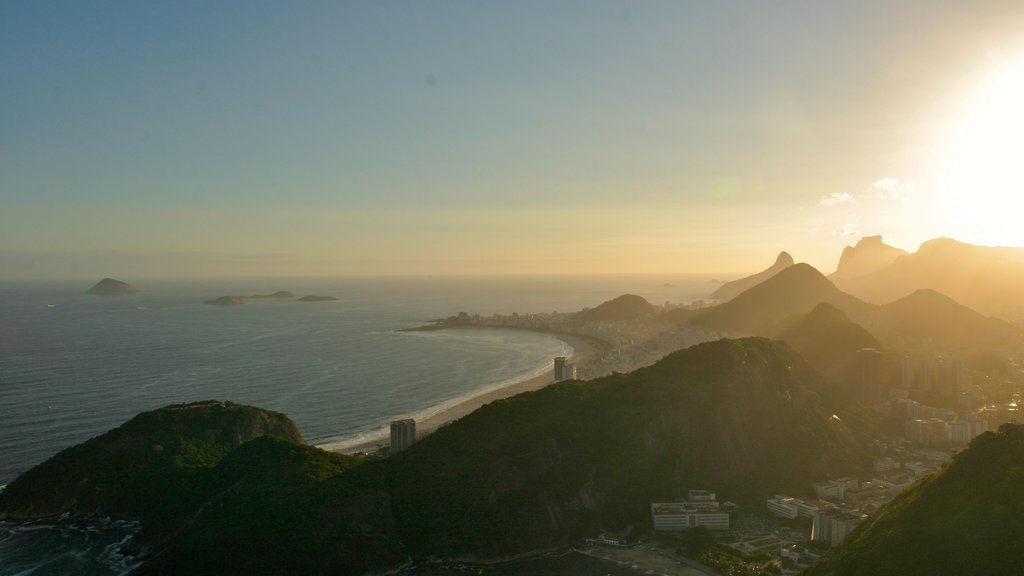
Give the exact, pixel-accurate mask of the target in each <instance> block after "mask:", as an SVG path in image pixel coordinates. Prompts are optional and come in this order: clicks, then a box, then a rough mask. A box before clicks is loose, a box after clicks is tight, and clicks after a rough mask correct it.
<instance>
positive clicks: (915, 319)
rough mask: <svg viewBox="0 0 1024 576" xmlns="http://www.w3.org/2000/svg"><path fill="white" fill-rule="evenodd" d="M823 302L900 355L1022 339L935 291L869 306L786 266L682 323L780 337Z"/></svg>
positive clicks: (804, 268) (995, 346) (999, 346)
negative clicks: (788, 327) (795, 319)
mask: <svg viewBox="0 0 1024 576" xmlns="http://www.w3.org/2000/svg"><path fill="white" fill-rule="evenodd" d="M822 302H827V303H829V304H831V305H832V307H833V308H835V309H836V310H838V311H841V312H842V313H843V314H844V315H845V316H846V318H847V320H849V321H851V322H853V323H855V324H858V325H859V326H860V327H862V328H863V329H865V330H867V331H868V332H869V333H870V334H871V335H872V336H873V337H874V338H876V339H877V340H878V341H880V343H881V344H882V345H883V346H886V347H889V348H895V349H898V350H901V351H916V352H920V353H925V354H944V353H946V354H958V355H959V354H969V353H975V352H984V351H992V350H1004V349H1006V348H1008V347H1009V346H1010V345H1012V344H1013V343H1014V342H1016V341H1017V340H1019V339H1020V337H1021V335H1020V333H1019V330H1017V329H1015V328H1014V327H1013V326H1012V325H1010V324H1009V323H1007V322H1005V321H1002V320H999V319H996V318H989V317H986V316H984V315H982V314H979V313H978V312H975V311H974V310H971V309H970V308H967V307H966V306H963V305H961V304H959V303H957V302H955V301H954V300H953V299H951V298H949V297H947V296H944V295H942V294H939V293H937V292H935V291H933V290H924V291H919V292H916V293H914V294H911V295H909V296H907V297H906V298H902V299H900V300H897V301H895V302H891V303H889V304H886V305H884V306H876V305H874V304H869V303H867V302H864V301H862V300H859V299H858V298H856V297H854V296H852V295H850V294H847V293H845V292H843V291H841V290H839V289H838V288H837V287H836V286H835V285H834V284H832V282H830V281H829V280H828V278H825V276H823V275H822V274H821V273H820V272H818V271H817V270H815V269H814V268H812V267H811V266H810V265H808V264H795V265H793V266H790V267H789V268H787V269H786V270H784V271H782V272H780V273H779V274H777V275H776V276H775V277H773V278H771V279H769V280H766V281H765V282H763V283H761V284H758V285H757V286H755V287H753V288H751V289H750V290H747V291H746V292H744V293H742V294H740V295H739V296H737V297H736V298H733V299H732V300H730V301H728V302H726V303H724V304H719V305H718V306H714V307H711V308H705V309H703V310H700V311H697V312H696V313H694V314H691V315H689V316H688V317H683V318H682V322H683V323H685V324H691V325H694V326H698V327H700V328H702V329H704V330H706V331H710V332H715V333H719V334H728V335H755V336H773V337H780V336H781V332H780V331H781V330H783V329H784V328H785V325H786V323H787V322H791V321H792V318H793V317H794V316H798V315H802V314H807V313H808V312H811V311H812V310H813V309H814V308H815V307H816V306H818V305H819V304H820V303H822ZM870 347H875V346H870ZM824 371H825V372H828V370H824Z"/></svg>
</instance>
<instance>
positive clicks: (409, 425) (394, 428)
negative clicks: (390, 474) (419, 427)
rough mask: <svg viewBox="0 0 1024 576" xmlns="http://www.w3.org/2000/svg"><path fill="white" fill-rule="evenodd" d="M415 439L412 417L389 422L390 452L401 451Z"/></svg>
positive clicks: (414, 422)
mask: <svg viewBox="0 0 1024 576" xmlns="http://www.w3.org/2000/svg"><path fill="white" fill-rule="evenodd" d="M415 441H416V421H415V420H413V419H412V418H406V419H405V420H395V421H394V422H392V423H391V453H392V454H394V453H395V452H401V451H402V450H405V449H406V448H408V447H409V446H412V444H413V442H415Z"/></svg>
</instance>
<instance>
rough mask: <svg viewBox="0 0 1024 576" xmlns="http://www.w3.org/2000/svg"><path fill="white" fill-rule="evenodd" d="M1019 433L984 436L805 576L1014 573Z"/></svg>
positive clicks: (1023, 435) (1018, 560)
mask: <svg viewBox="0 0 1024 576" xmlns="http://www.w3.org/2000/svg"><path fill="white" fill-rule="evenodd" d="M1022 490H1024V427H1021V426H1014V427H1011V428H1010V429H1009V430H1007V431H1005V432H999V433H992V432H988V433H985V434H983V435H981V436H979V437H978V438H976V439H975V440H974V441H973V442H972V443H971V445H970V447H969V448H968V449H967V450H965V451H963V452H961V453H960V454H958V455H957V456H956V458H955V459H954V460H953V462H952V463H951V464H950V465H949V466H948V467H947V468H946V469H944V470H943V471H941V472H939V473H937V474H935V475H934V476H932V477H930V478H928V479H927V480H925V481H923V482H920V483H918V484H917V485H916V486H914V487H913V488H911V489H910V490H908V491H906V492H904V493H903V494H901V495H900V496H899V497H898V498H897V499H896V500H894V501H892V502H891V503H890V504H889V505H887V506H885V507H884V508H883V509H882V510H880V511H879V512H878V513H876V514H874V515H873V516H871V517H870V518H869V519H868V520H867V522H865V523H864V524H863V525H862V526H860V527H859V528H858V529H857V530H856V531H854V533H853V534H851V535H850V536H849V537H847V539H846V540H845V541H844V542H843V544H842V545H841V546H840V547H839V548H838V549H836V550H835V552H834V553H832V554H831V555H829V556H827V557H826V558H824V559H822V560H821V561H820V562H819V563H818V564H817V565H815V566H814V567H812V569H811V570H810V571H809V572H808V574H809V575H810V576H829V575H835V576H848V575H849V576H856V575H864V576H868V575H870V576H886V575H890V574H891V575H893V576H896V575H899V576H906V575H914V574H921V575H925V574H928V575H933V574H976V575H992V576H996V575H1006V574H1020V573H1022V570H1024V560H1022V558H1024V556H1022V552H1021V550H1022V548H1021V547H1022V545H1024V536H1022V535H1024V499H1022V498H1021V493H1022Z"/></svg>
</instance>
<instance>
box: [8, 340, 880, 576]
mask: <svg viewBox="0 0 1024 576" xmlns="http://www.w3.org/2000/svg"><path fill="white" fill-rule="evenodd" d="M827 386H828V384H827V383H826V382H825V381H824V380H823V379H822V377H821V376H820V375H819V374H818V373H817V372H816V371H814V370H813V368H811V367H810V366H809V365H808V364H807V363H806V362H804V360H803V359H802V358H801V357H800V356H799V355H798V354H797V353H796V352H794V351H793V350H792V349H790V348H789V347H788V346H786V345H785V344H783V343H780V342H774V341H770V340H765V339H760V338H748V339H742V340H721V341H717V342H710V343H706V344H701V345H698V346H694V347H691V348H688V349H685V350H681V351H679V352H676V353H673V354H670V355H669V356H667V357H665V358H664V359H663V360H661V361H659V362H658V363H656V364H654V365H652V366H649V367H647V368H644V369H641V370H637V371H636V372H632V373H630V374H616V375H613V376H609V377H606V378H601V379H597V380H594V381H589V382H565V383H560V384H555V385H552V386H549V387H547V388H544V389H542V390H538V391H536V392H530V393H525V394H520V395H518V396H515V397H512V398H509V399H506V400H500V401H496V402H492V403H491V404H488V405H486V406H484V407H483V408H481V409H479V410H477V411H476V412H474V413H472V414H470V415H469V416H467V417H465V418H463V419H461V420H458V421H456V422H454V423H452V424H450V425H448V426H445V427H442V428H441V429H439V430H438V431H436V432H435V433H433V434H431V435H430V436H427V437H426V438H424V439H422V440H421V441H419V442H418V443H416V444H414V445H413V446H412V447H411V448H409V449H408V450H406V451H403V452H401V453H399V454H396V455H394V456H393V457H391V458H389V459H387V460H376V461H373V460H371V461H365V462H363V461H360V460H359V459H357V458H352V457H344V456H340V455H337V454H330V453H326V452H323V451H321V450H317V449H315V448H310V447H308V446H304V445H301V444H298V443H296V442H291V441H288V440H284V439H279V438H267V437H261V438H256V439H254V440H251V441H250V442H248V443H245V444H242V445H241V446H239V447H236V448H234V449H233V450H231V451H229V452H228V453H227V454H226V455H219V456H218V455H215V457H213V458H210V459H209V460H208V461H207V460H204V462H213V464H210V465H209V466H203V467H200V469H198V470H196V471H195V472H194V473H192V474H182V475H180V476H178V477H176V482H175V483H173V484H171V485H169V486H168V485H164V486H163V488H164V489H166V490H165V491H163V492H160V495H159V498H160V499H162V500H164V505H163V506H162V507H161V508H160V509H159V510H162V511H164V512H162V513H161V514H162V515H159V516H154V511H153V510H152V509H143V510H142V516H143V519H144V522H145V523H146V526H147V527H148V526H149V524H150V523H151V522H153V521H154V520H161V521H163V522H164V530H163V531H162V532H161V533H160V534H161V535H168V534H169V535H171V537H170V538H169V539H167V540H161V539H159V538H156V537H154V536H150V537H148V538H147V537H146V536H145V535H140V539H142V540H143V542H144V546H142V550H141V552H143V553H148V556H147V561H146V563H145V564H144V565H143V566H142V568H141V570H140V571H139V573H140V574H167V573H181V574H185V573H187V574H218V575H222V574H284V573H302V574H349V573H364V572H366V571H369V570H382V569H387V568H389V567H392V566H395V565H396V564H399V563H401V562H403V561H404V559H405V558H407V557H408V556H407V555H409V554H412V555H419V556H428V555H436V556H440V557H465V558H472V557H495V556H504V555H508V554H515V553H520V552H525V551H528V550H535V549H537V548H542V547H551V546H563V545H567V544H569V543H571V542H573V541H574V540H575V539H577V538H579V537H580V536H586V535H593V534H595V533H596V532H597V530H598V529H599V528H600V527H602V526H619V527H621V526H625V525H627V524H629V523H634V524H636V523H642V522H646V521H647V519H648V518H649V514H650V510H649V506H650V502H651V501H652V500H660V499H667V498H674V497H677V496H680V495H682V494H685V490H686V489H687V488H701V487H708V486H712V487H714V488H715V489H716V490H717V491H718V492H719V493H720V494H723V495H726V494H727V495H728V498H729V499H732V500H736V501H739V502H742V503H748V504H756V503H759V502H762V501H763V498H764V496H765V494H772V493H775V492H780V491H782V492H785V491H796V490H798V489H801V488H803V487H805V486H807V484H808V483H809V482H811V481H814V480H816V479H819V478H822V477H826V476H829V475H837V474H849V473H856V472H857V471H858V470H859V469H861V468H862V463H863V462H864V461H865V459H866V456H865V454H864V453H863V452H862V451H861V449H860V447H859V446H858V445H857V444H856V443H855V441H853V440H851V439H852V438H853V437H854V436H853V434H852V433H851V431H850V429H849V428H848V427H847V424H845V423H843V422H841V421H837V420H835V419H830V418H829V416H830V415H831V413H832V411H833V410H832V407H831V406H828V405H825V404H822V401H821V396H820V391H821V390H823V389H824V388H826V387H827ZM158 412H159V411H158ZM168 425H169V426H170V428H168V429H167V430H166V431H165V432H163V433H158V432H156V431H154V432H153V434H156V435H157V436H160V437H161V438H162V437H163V436H161V434H164V433H166V434H171V435H172V436H173V434H172V432H173V431H174V430H177V428H175V424H174V423H173V422H168ZM126 426H128V425H126ZM118 430H120V429H118ZM116 432H118V431H117V430H115V431H114V432H111V433H108V434H110V435H113V436H111V437H110V438H112V439H116V437H117V436H120V434H115V433H116ZM186 436H187V435H186ZM154 437H156V436H153V435H147V436H146V437H145V438H146V439H145V440H144V441H143V442H141V443H140V446H142V448H145V447H146V446H147V445H148V444H149V442H150V441H151V440H150V438H154ZM100 438H103V437H100ZM162 442H164V443H167V444H170V443H171V440H170V439H165V440H162ZM83 447H85V448H88V450H89V452H90V453H91V454H95V453H97V452H99V451H102V450H109V451H113V452H119V451H121V450H122V449H127V448H122V447H119V446H118V445H116V444H112V443H111V442H108V441H104V442H103V444H102V445H98V446H97V445H93V444H90V443H86V444H84V445H81V446H79V447H77V448H73V449H71V451H72V452H71V453H72V454H77V453H78V452H77V451H78V450H82V449H83ZM142 448H140V449H142ZM150 448H151V447H150ZM132 450H134V449H130V450H129V451H128V452H126V454H137V453H136V452H133V451H132ZM57 458H59V457H57ZM780 462H785V464H786V465H785V466H780V465H779V463H780ZM40 469H42V470H47V469H49V470H54V469H53V468H52V464H51V463H45V464H43V465H41V466H40ZM153 469H154V470H156V469H157V468H153ZM33 474H34V473H33V471H30V472H29V473H26V475H25V478H31V477H32V476H33ZM48 474H49V473H48ZM62 474H63V472H61V471H60V470H56V471H54V472H53V473H52V476H53V478H52V479H51V480H50V481H49V484H48V485H49V486H52V487H54V488H53V489H54V490H58V491H59V490H61V488H60V487H62V486H66V485H68V484H69V483H72V484H73V480H74V478H76V476H74V475H69V476H67V477H66V478H64V479H61V478H60V476H61V475H62ZM111 474H113V475H115V476H116V477H118V478H120V482H122V485H121V487H120V488H121V489H124V490H127V491H128V492H127V493H128V494H129V495H131V498H132V499H137V498H143V497H153V493H152V492H147V490H148V488H147V487H146V486H143V485H141V484H139V483H137V480H143V479H148V478H151V477H152V476H151V475H146V474H144V473H143V474H140V473H139V469H137V468H133V467H131V465H130V464H127V463H123V462H122V463H117V464H116V466H115V467H114V468H113V469H112V472H111ZM35 475H36V476H37V477H38V473H35ZM16 482H18V481H16ZM13 486H14V484H13V483H12V487H13ZM107 496H108V497H109V493H108V494H107ZM35 497H36V498H38V499H40V500H42V501H47V499H48V498H55V497H57V496H54V495H53V494H48V493H47V491H45V490H42V489H40V490H39V491H38V492H37V493H36V494H35ZM5 498H6V497H5ZM112 502H114V503H116V502H119V500H118V499H116V498H115V499H113V500H112ZM3 508H6V507H3ZM0 509H2V508H0ZM104 509H105V510H113V511H116V508H111V507H109V506H107V507H105V508H104ZM166 510H173V511H174V512H176V514H169V513H167V512H166ZM172 520H174V521H176V523H172V522H171V521H172ZM150 534H153V532H152V531H150Z"/></svg>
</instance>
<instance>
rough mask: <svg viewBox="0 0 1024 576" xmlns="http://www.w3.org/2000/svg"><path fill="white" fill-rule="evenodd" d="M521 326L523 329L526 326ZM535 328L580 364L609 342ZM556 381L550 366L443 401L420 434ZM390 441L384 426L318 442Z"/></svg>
mask: <svg viewBox="0 0 1024 576" xmlns="http://www.w3.org/2000/svg"><path fill="white" fill-rule="evenodd" d="M460 328H461V327H460ZM518 329H519V330H522V328H518ZM533 332H538V333H542V334H549V335H551V336H554V337H555V338H557V339H558V340H561V341H562V342H564V343H566V344H568V345H569V346H570V347H571V348H572V352H571V353H570V354H569V356H568V360H569V361H570V362H572V363H574V364H577V365H581V364H586V363H588V362H590V361H591V360H592V359H593V358H595V357H596V356H597V355H598V354H600V353H601V352H602V351H603V349H604V348H606V347H607V344H605V343H604V342H601V341H600V340H596V339H594V338H588V337H585V336H577V335H574V334H564V333H560V332H551V331H548V330H533ZM552 383H554V378H553V373H552V369H551V368H550V367H549V368H547V369H545V370H544V371H542V372H539V373H534V374H533V375H530V376H527V377H525V378H522V379H520V380H515V381H512V382H509V383H508V384H506V385H503V386H501V385H499V386H497V387H491V388H484V389H482V390H480V391H479V392H478V393H475V394H473V395H472V396H469V397H467V398H464V399H462V400H461V401H459V402H456V403H455V404H452V405H451V406H443V405H442V407H441V409H440V410H438V411H436V412H435V413H433V414H429V415H427V416H426V417H425V418H422V419H417V420H416V435H417V436H419V437H422V436H425V435H427V434H430V433H431V432H433V431H434V430H437V429H438V428H439V427H441V426H442V425H444V424H447V423H449V422H452V421H454V420H458V419H459V418H462V417H463V416H466V415H468V414H469V413H471V412H473V411H475V410H476V409H477V408H480V407H481V406H483V405H485V404H489V403H491V402H493V401H495V400H501V399H504V398H509V397H511V396H515V395H516V394H521V393H523V392H530V391H533V390H539V389H541V388H544V387H545V386H547V385H549V384H552ZM428 410H429V408H428ZM388 442H389V438H388V432H387V431H386V430H381V431H378V432H375V433H370V434H368V435H366V436H363V437H360V438H354V439H351V440H342V441H339V442H326V443H323V444H317V448H321V449H323V450H327V451H329V452H341V453H344V454H354V453H357V452H374V451H376V450H378V449H379V448H381V447H382V446H384V445H386V444H388Z"/></svg>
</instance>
